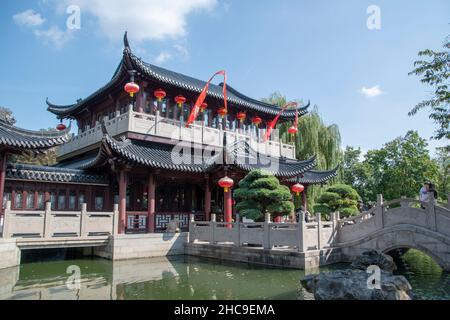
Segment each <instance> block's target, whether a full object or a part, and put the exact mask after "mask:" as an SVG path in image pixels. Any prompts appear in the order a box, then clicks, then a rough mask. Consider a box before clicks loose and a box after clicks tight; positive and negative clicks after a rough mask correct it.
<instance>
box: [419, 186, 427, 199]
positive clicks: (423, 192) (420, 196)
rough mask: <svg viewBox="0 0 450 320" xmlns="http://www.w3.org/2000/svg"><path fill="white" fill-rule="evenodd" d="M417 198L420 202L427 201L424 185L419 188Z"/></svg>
mask: <svg viewBox="0 0 450 320" xmlns="http://www.w3.org/2000/svg"><path fill="white" fill-rule="evenodd" d="M419 200H420V201H421V202H427V201H428V191H427V190H426V189H425V187H422V188H420V191H419Z"/></svg>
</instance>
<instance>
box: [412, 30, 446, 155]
mask: <svg viewBox="0 0 450 320" xmlns="http://www.w3.org/2000/svg"><path fill="white" fill-rule="evenodd" d="M449 39H450V37H447V39H446V40H445V43H444V51H439V52H438V51H433V50H430V49H426V50H423V51H420V52H419V53H418V55H419V57H421V58H422V57H423V58H424V60H417V61H416V62H414V67H415V68H414V70H412V71H411V72H410V73H409V75H412V74H414V75H416V76H419V77H421V79H420V81H421V82H422V83H424V84H426V85H428V86H430V87H431V88H432V89H433V90H434V92H433V93H432V96H431V97H430V99H427V100H423V101H422V102H420V103H418V104H417V105H416V106H415V107H414V108H413V109H412V110H411V111H410V112H409V113H408V114H409V115H410V116H412V115H414V114H416V113H417V112H418V111H419V110H421V109H424V108H428V109H429V110H430V115H429V117H430V119H432V120H433V121H434V122H435V123H436V124H437V125H438V128H437V129H436V131H435V135H434V137H432V138H434V139H437V140H439V139H443V138H446V139H450V127H449V123H450V88H449V85H450V41H449ZM447 150H450V146H447Z"/></svg>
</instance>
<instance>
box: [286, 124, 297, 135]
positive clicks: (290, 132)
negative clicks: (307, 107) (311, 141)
mask: <svg viewBox="0 0 450 320" xmlns="http://www.w3.org/2000/svg"><path fill="white" fill-rule="evenodd" d="M288 132H289V134H292V135H294V134H296V133H297V132H298V129H297V127H295V126H291V127H289V129H288Z"/></svg>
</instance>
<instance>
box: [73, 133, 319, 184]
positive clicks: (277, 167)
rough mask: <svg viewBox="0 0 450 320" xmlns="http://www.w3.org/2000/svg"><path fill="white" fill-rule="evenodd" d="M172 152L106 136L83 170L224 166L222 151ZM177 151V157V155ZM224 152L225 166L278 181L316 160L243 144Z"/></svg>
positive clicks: (183, 169)
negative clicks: (112, 164) (272, 153)
mask: <svg viewBox="0 0 450 320" xmlns="http://www.w3.org/2000/svg"><path fill="white" fill-rule="evenodd" d="M173 148H174V147H173V146H169V145H164V144H158V143H153V142H152V143H149V142H141V141H135V140H123V141H118V140H116V139H114V138H112V137H111V136H109V135H108V134H105V135H104V137H103V140H102V145H101V147H100V150H99V153H98V155H97V157H95V158H93V159H92V160H91V161H89V162H86V163H85V164H84V165H83V166H82V168H85V169H89V168H96V167H101V166H103V165H105V164H106V163H107V161H108V159H110V158H112V159H113V160H115V161H118V162H122V163H128V164H134V165H136V164H137V165H143V166H148V167H151V168H159V169H167V170H174V171H181V172H193V173H202V172H208V171H210V170H213V169H214V168H216V167H217V166H220V165H223V164H224V162H223V158H224V157H223V151H222V149H221V148H219V149H217V150H215V152H212V155H211V156H209V157H207V156H203V154H204V153H200V155H198V154H197V153H196V152H194V150H193V149H190V148H189V149H182V148H181V147H180V149H179V150H175V152H174V149H173ZM178 151H180V153H178V154H177V152H178ZM226 152H227V154H226V164H227V165H230V166H235V167H237V168H240V169H243V170H245V171H250V170H252V169H264V170H266V171H269V172H270V173H272V174H274V175H275V176H278V177H293V176H296V175H299V174H302V173H304V172H306V171H308V170H310V169H311V168H313V167H314V165H315V157H312V158H311V159H308V160H304V161H298V160H292V159H287V158H284V157H282V158H276V157H269V156H267V155H264V154H261V153H257V152H256V151H255V150H253V149H252V148H251V147H250V146H249V145H248V144H247V142H245V141H238V142H236V143H234V144H232V145H229V146H228V147H227V151H226Z"/></svg>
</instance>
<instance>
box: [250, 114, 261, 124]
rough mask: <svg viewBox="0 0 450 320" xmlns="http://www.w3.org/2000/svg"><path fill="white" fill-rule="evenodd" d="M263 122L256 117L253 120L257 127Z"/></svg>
mask: <svg viewBox="0 0 450 320" xmlns="http://www.w3.org/2000/svg"><path fill="white" fill-rule="evenodd" d="M261 122H262V119H261V118H260V117H258V116H255V117H253V118H252V123H253V124H254V125H255V126H259V125H260V124H261Z"/></svg>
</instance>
